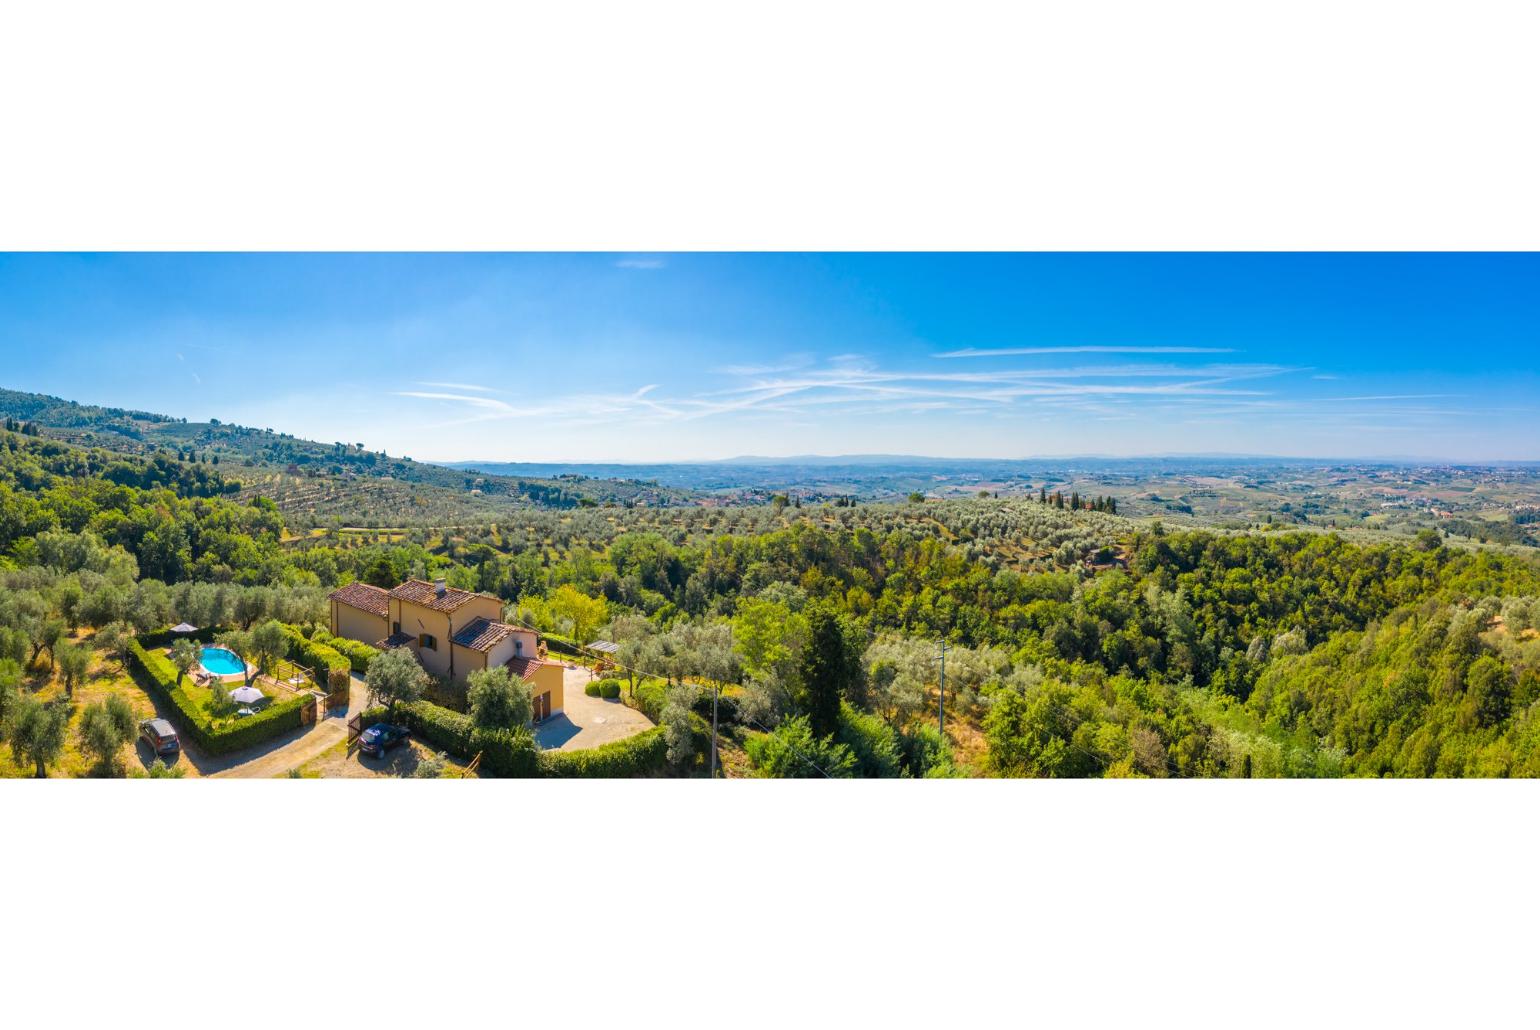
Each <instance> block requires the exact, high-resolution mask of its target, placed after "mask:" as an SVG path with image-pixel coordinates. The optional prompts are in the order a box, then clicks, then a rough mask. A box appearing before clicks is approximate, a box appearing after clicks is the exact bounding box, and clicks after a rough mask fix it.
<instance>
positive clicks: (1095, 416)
mask: <svg viewBox="0 0 1540 1030" xmlns="http://www.w3.org/2000/svg"><path fill="white" fill-rule="evenodd" d="M1087 352H1089V353H1117V354H1140V355H1145V354H1156V355H1158V354H1168V353H1177V354H1194V353H1196V354H1209V353H1230V351H1228V350H1227V349H1224V348H1180V349H1170V348H1167V349H1159V348H1066V349H1062V350H1053V351H1047V353H1065V354H1080V353H1087ZM713 371H715V372H717V373H718V374H721V375H725V376H728V377H730V378H731V379H734V380H737V381H736V382H734V383H731V384H730V385H724V386H723V387H720V388H714V389H706V390H703V389H700V388H699V387H697V388H695V389H688V390H681V389H679V388H677V387H675V388H671V387H670V386H669V385H668V384H666V383H656V382H653V383H645V384H643V385H641V386H638V387H636V388H635V389H632V390H630V391H629V392H620V391H610V392H586V391H576V392H570V393H555V392H551V393H539V394H535V395H531V397H530V398H529V402H528V403H526V402H525V400H524V398H523V396H522V395H521V396H520V397H518V398H514V397H509V398H508V399H506V400H504V399H500V398H498V397H493V396H488V394H490V393H492V392H494V391H493V390H492V388H490V387H485V386H480V385H474V384H453V383H420V384H417V385H419V386H421V387H423V389H413V390H405V391H401V392H400V394H399V396H402V397H407V398H413V399H416V400H422V401H431V402H435V403H438V404H441V405H443V406H445V407H446V408H447V409H449V411H450V413H451V414H450V420H448V421H445V422H442V423H439V425H438V426H435V427H433V428H441V427H447V426H464V425H471V424H475V423H482V422H487V421H496V420H510V419H531V418H538V419H540V420H541V422H542V424H543V425H545V426H549V427H570V429H571V430H572V431H578V430H587V429H590V428H592V427H594V426H597V425H624V426H626V427H627V429H628V431H631V430H634V431H637V432H642V431H646V430H647V429H648V428H649V427H655V426H662V425H664V424H676V425H684V424H688V423H691V422H696V421H700V420H715V419H724V420H727V419H731V420H738V421H742V422H745V423H747V424H752V425H756V426H758V425H764V426H767V427H769V426H778V427H787V426H792V425H800V426H803V427H804V428H805V427H806V426H807V425H808V424H809V421H808V420H809V419H810V418H816V419H817V420H819V421H821V422H823V421H827V420H830V419H843V418H850V417H856V418H862V419H881V418H883V417H891V418H895V419H905V418H909V419H912V418H915V417H918V416H925V417H929V416H943V415H944V416H950V417H954V418H967V419H992V418H995V417H1003V418H1012V419H1029V420H1030V419H1034V418H1042V417H1045V418H1049V419H1052V420H1058V421H1062V420H1063V419H1064V418H1066V417H1071V418H1079V419H1084V420H1088V421H1096V422H1109V423H1114V422H1129V421H1133V420H1136V419H1144V420H1148V421H1152V422H1155V423H1163V424H1199V423H1200V422H1202V421H1204V420H1207V421H1208V422H1210V423H1212V424H1249V423H1250V422H1252V421H1254V420H1256V419H1258V418H1266V419H1275V420H1277V423H1278V424H1280V425H1289V426H1295V425H1305V424H1308V425H1312V426H1315V425H1325V424H1334V425H1339V426H1353V425H1370V424H1376V423H1385V422H1388V421H1392V420H1395V421H1404V420H1405V419H1408V418H1411V419H1443V418H1447V417H1449V416H1450V415H1453V414H1456V412H1455V411H1454V410H1453V409H1452V408H1449V407H1447V406H1438V407H1434V406H1430V405H1427V404H1424V403H1421V402H1424V401H1429V400H1436V399H1442V398H1447V397H1451V396H1458V395H1451V394H1417V393H1405V394H1401V393H1385V394H1363V395H1354V396H1346V397H1336V398H1332V397H1313V398H1305V397H1297V396H1293V395H1292V394H1291V392H1290V391H1288V390H1286V389H1284V388H1283V387H1282V386H1276V387H1275V386H1272V385H1270V384H1269V380H1274V379H1279V378H1281V377H1287V376H1290V375H1297V374H1299V373H1309V372H1310V371H1311V370H1310V369H1309V368H1308V367H1299V366H1293V365H1284V364H1276V363H1267V362H1250V363H1247V362H1213V361H1210V362H1202V363H1188V364H1182V363H1177V362H1159V361H1146V362H1120V363H1099V364H1098V363H1089V362H1088V363H1069V362H1062V363H1058V364H1056V365H1053V366H1052V367H1045V368H1019V367H1018V368H1002V369H995V370H992V371H984V370H979V369H966V370H955V371H954V370H950V369H945V368H940V367H938V366H934V365H930V366H920V367H910V368H903V367H891V366H888V367H884V366H882V365H879V364H878V363H876V362H874V361H873V360H871V359H870V358H868V357H865V356H862V355H859V354H842V355H839V356H838V357H835V358H828V359H826V360H824V361H823V362H822V363H821V364H812V363H809V364H807V365H802V364H788V363H786V362H782V363H779V364H771V363H767V364H764V365H729V366H723V367H720V368H717V369H714V370H713ZM563 431H566V429H565V428H563ZM755 431H758V430H755ZM767 431H768V430H767Z"/></svg>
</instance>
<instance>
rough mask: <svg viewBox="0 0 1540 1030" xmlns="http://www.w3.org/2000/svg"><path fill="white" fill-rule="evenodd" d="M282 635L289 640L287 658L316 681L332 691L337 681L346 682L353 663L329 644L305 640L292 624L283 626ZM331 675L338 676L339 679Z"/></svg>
mask: <svg viewBox="0 0 1540 1030" xmlns="http://www.w3.org/2000/svg"><path fill="white" fill-rule="evenodd" d="M283 635H284V637H285V638H286V639H287V640H288V641H289V655H288V657H289V660H290V661H292V662H293V663H294V664H295V665H303V666H304V667H305V668H306V669H307V670H309V672H310V678H311V679H313V680H315V681H316V682H317V683H324V684H326V687H327V689H328V690H331V691H334V692H335V690H336V685H337V684H338V683H339V682H340V683H343V684H345V683H346V682H347V680H348V674H349V673H350V672H351V671H352V668H353V663H352V662H351V661H350V660H349V659H347V658H345V657H343V656H342V655H341V654H339V653H338V652H337V651H336V649H334V648H333V647H332V646H331V645H330V644H324V643H322V642H321V641H319V640H307V639H306V638H305V635H304V634H303V633H301V632H300V631H299V630H298V629H297V628H296V627H294V626H284V627H283ZM371 650H372V648H371ZM333 677H340V679H334V678H333Z"/></svg>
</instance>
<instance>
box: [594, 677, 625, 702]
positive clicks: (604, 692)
mask: <svg viewBox="0 0 1540 1030" xmlns="http://www.w3.org/2000/svg"><path fill="white" fill-rule="evenodd" d="M599 696H600V697H602V698H604V699H605V700H606V701H613V700H615V699H616V698H617V697H619V696H620V684H619V683H618V682H616V681H615V680H600V681H599Z"/></svg>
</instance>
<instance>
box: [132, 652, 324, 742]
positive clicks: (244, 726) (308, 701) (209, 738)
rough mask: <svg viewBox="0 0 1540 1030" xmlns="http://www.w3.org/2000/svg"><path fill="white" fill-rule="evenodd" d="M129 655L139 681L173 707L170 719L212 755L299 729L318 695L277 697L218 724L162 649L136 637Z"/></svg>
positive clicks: (153, 694)
mask: <svg viewBox="0 0 1540 1030" xmlns="http://www.w3.org/2000/svg"><path fill="white" fill-rule="evenodd" d="M128 658H129V667H130V668H131V670H132V671H133V672H134V674H135V678H136V679H137V680H138V681H139V683H140V685H141V686H143V687H144V688H145V690H146V691H147V692H148V693H150V694H151V695H152V696H154V697H158V698H159V699H160V700H162V701H164V702H166V703H167V705H168V706H169V707H170V710H171V711H170V715H171V721H172V722H173V723H175V724H176V727H177V729H178V730H179V731H181V732H182V733H185V734H186V735H187V737H188V738H189V739H190V740H191V741H192V743H193V744H195V745H197V747H198V748H199V749H201V750H203V751H206V752H208V753H209V754H211V755H222V754H227V753H229V752H231V751H239V750H240V749H242V748H246V747H251V746H252V745H253V744H260V743H261V742H262V741H264V740H268V739H270V738H272V737H276V736H278V735H279V734H281V733H286V732H288V731H289V730H293V729H298V728H299V727H300V726H301V725H302V724H303V722H304V719H303V716H302V715H301V713H302V711H303V710H304V708H305V707H306V706H307V705H313V704H315V697H314V696H313V695H310V694H305V695H302V696H300V697H295V698H290V699H289V700H286V701H278V702H276V703H274V704H272V705H269V706H268V707H266V708H264V709H263V710H262V711H261V712H259V713H258V714H256V715H253V716H250V717H248V718H245V719H242V720H240V721H239V722H236V723H233V724H231V725H229V726H221V727H217V728H216V727H214V726H212V725H210V723H209V720H208V716H207V715H206V714H205V713H204V712H203V710H202V709H201V708H200V707H199V705H198V704H197V702H196V701H194V700H193V699H192V698H191V697H189V696H188V695H187V692H186V691H185V690H184V689H183V688H182V687H181V686H178V685H177V676H176V668H175V667H174V666H173V665H172V664H171V662H170V660H169V659H167V658H166V656H165V655H163V654H161V653H160V651H158V650H155V651H147V650H145V648H144V646H143V645H142V644H140V642H139V641H138V640H133V641H130V642H129V645H128Z"/></svg>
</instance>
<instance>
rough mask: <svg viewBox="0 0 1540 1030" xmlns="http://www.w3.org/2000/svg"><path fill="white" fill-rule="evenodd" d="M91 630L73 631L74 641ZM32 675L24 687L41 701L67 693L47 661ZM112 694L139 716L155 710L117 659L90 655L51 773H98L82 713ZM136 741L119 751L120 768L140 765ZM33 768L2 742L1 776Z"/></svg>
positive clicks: (86, 636)
mask: <svg viewBox="0 0 1540 1030" xmlns="http://www.w3.org/2000/svg"><path fill="white" fill-rule="evenodd" d="M90 637H91V634H90V633H89V632H86V631H81V632H77V633H73V634H70V636H69V640H70V642H71V643H82V642H88V641H89V640H90ZM28 672H29V675H28V677H27V679H26V681H25V684H24V689H25V690H26V692H27V693H28V694H31V695H32V696H34V697H36V698H38V699H39V700H41V701H54V700H56V699H59V698H63V697H64V682H63V681H62V680H61V679H59V678H58V677H57V676H56V675H52V674H50V673H49V671H48V663H47V661H46V660H42V661H40V662H39V663H38V665H36V666H34V667H33V668H32V669H30V670H28ZM110 694H117V695H119V696H120V697H122V698H123V700H125V701H127V702H128V704H129V707H131V708H132V709H133V710H134V715H135V716H136V717H138V718H140V719H148V718H150V717H152V716H153V715H154V714H155V705H154V703H153V702H151V701H150V697H149V695H148V694H146V693H145V692H144V691H143V690H142V689H140V687H139V686H138V684H136V683H135V682H134V680H133V677H131V676H130V675H129V674H128V673H127V672H126V671H124V670H123V669H122V668H121V667H120V666H119V665H118V663H117V662H116V661H114V660H112V659H109V658H107V657H106V656H105V655H103V654H102V653H101V652H99V651H98V652H95V653H93V654H92V656H91V666H90V669H89V670H88V671H87V673H86V676H85V679H84V680H82V681H80V682H78V683H76V684H75V697H74V701H73V704H74V708H73V711H71V713H70V721H69V729H68V731H67V732H66V734H65V741H64V753H63V754H62V755H61V756H60V757H59V759H58V761H57V762H55V763H53V764H51V765H50V766H49V767H48V775H49V776H89V775H93V774H94V773H95V771H96V770H95V769H94V768H93V767H94V766H95V764H96V760H95V758H94V757H92V756H90V755H87V754H86V753H85V752H83V751H82V750H81V747H80V715H81V713H82V712H83V711H85V709H86V706H87V705H92V704H96V703H97V702H100V701H105V700H106V699H107V697H108V695H110ZM133 752H134V744H133V742H132V741H130V742H129V743H128V744H126V745H124V747H123V750H122V752H121V753H120V754H119V755H118V759H119V764H120V767H121V769H123V770H128V769H137V768H139V762H138V761H137V760H136V759H135V758H134V755H133ZM32 773H33V769H32V766H31V764H30V763H24V764H22V765H17V764H16V761H15V760H14V759H13V757H12V755H11V748H10V745H9V744H5V745H0V777H25V776H31V775H32Z"/></svg>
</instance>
